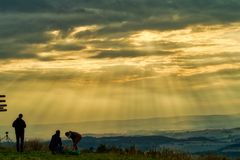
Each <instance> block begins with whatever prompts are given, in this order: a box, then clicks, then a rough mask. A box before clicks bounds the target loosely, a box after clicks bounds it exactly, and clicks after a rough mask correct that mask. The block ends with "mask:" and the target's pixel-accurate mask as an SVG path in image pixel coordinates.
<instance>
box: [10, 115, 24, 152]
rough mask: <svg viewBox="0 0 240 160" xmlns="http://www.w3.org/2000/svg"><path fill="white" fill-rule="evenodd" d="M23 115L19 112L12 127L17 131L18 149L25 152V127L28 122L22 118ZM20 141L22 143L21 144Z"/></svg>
mask: <svg viewBox="0 0 240 160" xmlns="http://www.w3.org/2000/svg"><path fill="white" fill-rule="evenodd" d="M22 117H23V115H22V114H19V116H18V118H17V119H16V120H15V121H14V122H13V124H12V127H14V128H15V133H16V147H17V151H18V152H19V151H20V152H23V145H24V129H25V128H26V123H25V121H24V120H23V119H22ZM19 142H20V144H19Z"/></svg>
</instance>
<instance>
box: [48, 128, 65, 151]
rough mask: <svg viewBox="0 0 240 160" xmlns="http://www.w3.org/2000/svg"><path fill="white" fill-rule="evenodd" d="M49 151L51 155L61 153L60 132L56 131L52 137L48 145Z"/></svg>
mask: <svg viewBox="0 0 240 160" xmlns="http://www.w3.org/2000/svg"><path fill="white" fill-rule="evenodd" d="M49 149H50V151H51V152H52V154H56V153H63V147H62V139H61V137H60V131H59V130H57V131H56V133H55V134H54V135H53V136H52V139H51V141H50V144H49Z"/></svg>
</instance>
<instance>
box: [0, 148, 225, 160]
mask: <svg viewBox="0 0 240 160" xmlns="http://www.w3.org/2000/svg"><path fill="white" fill-rule="evenodd" d="M0 159H1V160H228V158H226V157H221V156H211V155H206V156H192V155H187V154H184V153H174V152H168V153H163V154H157V155H155V154H152V155H150V154H149V155H144V154H120V153H82V154H80V155H52V154H51V153H50V152H46V151H41V152H34V151H31V152H24V153H17V152H15V151H13V150H6V149H1V150H0Z"/></svg>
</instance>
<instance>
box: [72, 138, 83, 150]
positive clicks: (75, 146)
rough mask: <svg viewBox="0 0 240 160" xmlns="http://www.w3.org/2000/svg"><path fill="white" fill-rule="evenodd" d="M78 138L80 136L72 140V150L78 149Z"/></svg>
mask: <svg viewBox="0 0 240 160" xmlns="http://www.w3.org/2000/svg"><path fill="white" fill-rule="evenodd" d="M80 140H81V137H79V138H77V139H75V140H74V141H73V150H78V146H77V144H78V142H80Z"/></svg>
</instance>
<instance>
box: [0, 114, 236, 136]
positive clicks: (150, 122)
mask: <svg viewBox="0 0 240 160" xmlns="http://www.w3.org/2000/svg"><path fill="white" fill-rule="evenodd" d="M237 127H240V115H239V114H236V115H205V116H182V117H166V118H164V117H163V118H148V119H132V120H113V121H92V122H79V123H64V124H40V125H28V128H27V130H26V136H27V138H36V137H37V138H40V139H49V138H50V137H51V135H52V134H53V133H54V132H55V130H57V129H60V130H61V131H62V132H65V131H69V130H73V131H79V132H81V133H82V134H83V135H85V136H86V135H87V136H88V135H91V136H122V135H124V136H131V135H132V136H135V135H145V136H147V135H149V136H150V135H162V134H164V133H165V132H168V131H171V132H168V134H171V133H173V134H175V133H176V132H181V131H186V132H187V131H191V133H194V132H193V131H200V130H204V131H205V132H204V133H206V130H215V129H217V130H218V129H231V128H237ZM0 131H2V134H4V132H5V131H9V132H10V133H9V135H10V137H14V134H13V132H14V130H13V129H12V127H11V126H10V125H8V126H0ZM225 132H231V131H229V130H225ZM179 135H180V134H178V136H179ZM184 135H186V134H184ZM0 136H1V133H0ZM2 136H3V135H2ZM201 136H202V135H201V134H199V135H196V137H201ZM180 138H182V137H180ZM183 138H184V136H183Z"/></svg>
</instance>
